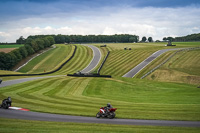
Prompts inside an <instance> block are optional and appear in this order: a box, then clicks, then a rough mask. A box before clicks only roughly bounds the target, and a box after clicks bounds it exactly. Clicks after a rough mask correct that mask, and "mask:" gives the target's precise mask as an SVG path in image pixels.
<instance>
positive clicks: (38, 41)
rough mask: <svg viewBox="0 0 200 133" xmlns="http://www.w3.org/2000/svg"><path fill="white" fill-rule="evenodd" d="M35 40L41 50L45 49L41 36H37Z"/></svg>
mask: <svg viewBox="0 0 200 133" xmlns="http://www.w3.org/2000/svg"><path fill="white" fill-rule="evenodd" d="M35 41H36V43H37V45H38V47H39V50H42V49H44V41H43V40H42V39H41V38H37V39H36V40H35Z"/></svg>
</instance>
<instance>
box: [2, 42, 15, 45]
mask: <svg viewBox="0 0 200 133" xmlns="http://www.w3.org/2000/svg"><path fill="white" fill-rule="evenodd" d="M15 44H16V43H7V42H0V45H15Z"/></svg>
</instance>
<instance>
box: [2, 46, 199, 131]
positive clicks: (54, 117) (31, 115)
mask: <svg viewBox="0 0 200 133" xmlns="http://www.w3.org/2000/svg"><path fill="white" fill-rule="evenodd" d="M88 46H89V47H90V46H91V45H88ZM95 49H96V48H94V49H93V52H94V51H96V50H97V51H99V50H98V48H97V49H96V50H95ZM170 50H172V49H170ZM174 50H177V49H174ZM166 51H168V50H164V51H162V50H161V51H158V52H156V53H154V54H153V55H151V57H149V58H148V59H146V60H145V61H146V62H151V61H152V60H153V59H155V58H156V57H158V56H159V55H161V54H162V53H164V52H166ZM99 52H100V51H99ZM94 55H95V56H97V57H96V58H95V57H94V58H93V60H95V61H94V62H93V60H92V61H91V63H92V62H93V63H92V65H89V66H88V67H86V68H85V69H84V70H82V72H89V71H91V70H92V69H93V68H94V67H95V66H96V65H97V64H98V62H99V60H100V58H101V53H99V54H98V55H97V53H95V54H94ZM145 61H144V62H145ZM91 63H90V64H91ZM143 67H144V65H143ZM49 77H55V76H45V77H32V78H23V79H16V80H10V81H3V82H2V84H0V88H1V87H5V86H9V85H13V84H18V83H22V82H27V81H31V80H36V79H40V78H49ZM13 102H14V101H13ZM117 113H118V112H116V114H117ZM95 115H96V114H94V117H83V116H71V115H59V114H49V113H39V112H31V111H20V110H12V109H7V110H6V109H2V108H0V118H12V119H23V120H39V121H56V122H78V123H103V124H121V125H148V126H177V127H200V121H166V120H135V119H118V118H115V119H105V118H104V119H102V118H100V119H98V118H96V117H95Z"/></svg>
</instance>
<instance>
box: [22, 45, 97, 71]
mask: <svg viewBox="0 0 200 133" xmlns="http://www.w3.org/2000/svg"><path fill="white" fill-rule="evenodd" d="M56 47H57V48H56V49H52V50H50V51H48V52H46V53H44V54H42V55H40V56H38V57H36V58H35V59H33V60H32V61H30V62H29V63H28V64H27V65H26V66H25V67H23V68H22V69H20V70H19V72H25V73H42V72H47V71H51V70H54V69H56V68H57V67H58V66H60V65H61V64H62V63H63V62H65V61H66V60H68V59H69V57H70V56H71V55H72V53H73V51H74V49H75V47H74V46H72V45H64V44H58V45H56ZM92 56H93V53H92V50H91V49H90V48H88V47H86V46H82V45H77V51H76V53H75V56H74V57H73V58H72V60H70V61H69V62H68V63H67V64H66V65H65V66H64V67H63V68H62V69H61V70H59V71H58V72H56V73H54V74H53V75H66V74H67V73H75V72H77V71H80V70H82V69H83V68H85V67H86V66H87V65H88V64H89V63H90V61H91V59H92Z"/></svg>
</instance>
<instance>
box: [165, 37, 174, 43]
mask: <svg viewBox="0 0 200 133" xmlns="http://www.w3.org/2000/svg"><path fill="white" fill-rule="evenodd" d="M166 40H168V41H170V42H172V41H173V40H174V38H173V37H167V39H166Z"/></svg>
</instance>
